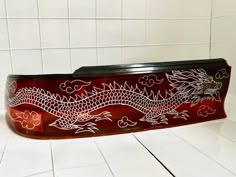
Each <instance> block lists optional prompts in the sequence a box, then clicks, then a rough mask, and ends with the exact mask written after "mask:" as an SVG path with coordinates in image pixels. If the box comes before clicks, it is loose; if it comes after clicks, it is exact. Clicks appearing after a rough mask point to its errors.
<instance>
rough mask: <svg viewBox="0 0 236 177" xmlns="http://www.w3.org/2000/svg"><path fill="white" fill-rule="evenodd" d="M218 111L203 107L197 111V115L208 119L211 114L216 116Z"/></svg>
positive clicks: (206, 106)
mask: <svg viewBox="0 0 236 177" xmlns="http://www.w3.org/2000/svg"><path fill="white" fill-rule="evenodd" d="M215 112H216V110H215V109H213V108H212V107H210V106H208V105H201V106H200V107H199V109H198V111H197V115H198V116H200V117H207V116H208V115H210V114H215Z"/></svg>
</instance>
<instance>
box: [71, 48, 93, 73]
mask: <svg viewBox="0 0 236 177" xmlns="http://www.w3.org/2000/svg"><path fill="white" fill-rule="evenodd" d="M71 63H72V70H73V71H74V70H76V69H78V68H79V67H81V66H90V65H97V51H96V49H95V48H85V49H72V50H71Z"/></svg>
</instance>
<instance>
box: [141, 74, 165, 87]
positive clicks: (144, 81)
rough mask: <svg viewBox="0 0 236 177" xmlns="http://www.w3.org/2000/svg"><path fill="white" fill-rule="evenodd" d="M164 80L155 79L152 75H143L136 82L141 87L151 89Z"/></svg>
mask: <svg viewBox="0 0 236 177" xmlns="http://www.w3.org/2000/svg"><path fill="white" fill-rule="evenodd" d="M163 81H164V79H157V76H156V75H154V74H150V75H144V76H142V77H140V78H139V79H138V82H139V83H140V84H141V85H144V86H147V87H152V86H153V85H155V84H161V83H162V82H163Z"/></svg>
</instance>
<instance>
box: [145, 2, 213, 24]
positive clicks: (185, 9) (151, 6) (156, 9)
mask: <svg viewBox="0 0 236 177" xmlns="http://www.w3.org/2000/svg"><path fill="white" fill-rule="evenodd" d="M210 16H211V0H198V1H194V0H179V1H176V0H158V1H157V0H147V17H148V18H163V19H194V18H195V19H196V18H210Z"/></svg>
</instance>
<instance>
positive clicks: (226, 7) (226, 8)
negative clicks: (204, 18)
mask: <svg viewBox="0 0 236 177" xmlns="http://www.w3.org/2000/svg"><path fill="white" fill-rule="evenodd" d="M235 7H236V1H235V0H214V1H213V11H212V12H213V14H212V15H213V17H221V16H228V15H236V8H235Z"/></svg>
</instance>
